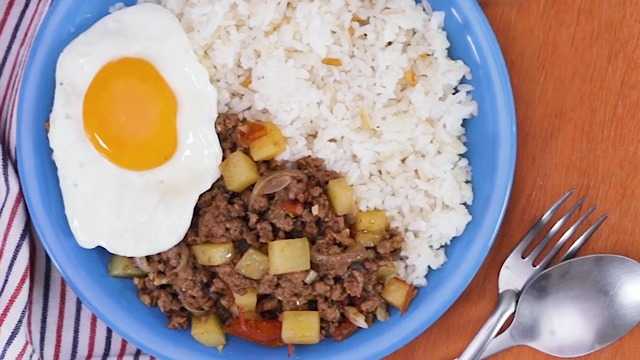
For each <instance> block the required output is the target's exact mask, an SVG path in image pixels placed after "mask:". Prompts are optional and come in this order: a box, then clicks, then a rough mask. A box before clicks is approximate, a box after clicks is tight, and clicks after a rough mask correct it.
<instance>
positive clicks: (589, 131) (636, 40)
mask: <svg viewBox="0 0 640 360" xmlns="http://www.w3.org/2000/svg"><path fill="white" fill-rule="evenodd" d="M480 4H481V6H482V8H483V9H484V11H485V13H486V15H487V17H488V19H489V22H490V23H491V25H492V26H493V29H494V31H495V33H496V36H497V38H498V41H499V42H500V45H501V47H502V51H503V53H504V56H505V58H506V62H507V66H508V67H509V73H510V75H511V83H512V86H513V91H514V95H515V102H516V109H517V118H518V156H517V166H516V176H515V182H514V186H513V192H512V194H511V200H510V202H509V208H508V210H507V214H506V217H505V219H504V222H503V225H502V228H501V230H500V233H499V235H498V237H497V239H496V242H495V245H494V247H493V249H492V250H491V252H490V253H489V256H488V257H487V259H486V261H485V262H484V265H483V266H482V268H481V269H480V272H479V273H478V274H477V275H476V277H475V278H474V280H473V282H472V283H471V285H470V286H469V287H468V288H467V290H466V291H465V292H464V293H463V294H462V296H461V297H460V298H459V299H458V301H457V302H456V303H455V304H454V305H453V307H452V308H451V309H450V310H449V311H448V312H447V313H446V314H445V315H444V316H443V317H442V318H440V320H439V321H437V322H436V323H435V324H434V325H433V326H432V327H431V328H429V329H428V330H427V331H426V332H424V333H423V334H422V335H421V336H419V337H418V338H416V339H415V340H414V341H413V342H411V343H409V344H408V345H407V346H405V347H404V348H403V349H401V350H399V351H397V352H396V353H394V354H392V355H391V356H390V357H389V359H393V360H407V359H434V360H440V359H453V358H455V357H456V356H458V355H459V354H460V353H461V352H462V350H463V349H464V348H465V347H466V345H467V344H468V343H469V341H470V340H471V339H472V338H473V336H474V334H475V333H476V331H477V330H478V329H479V328H480V326H481V325H482V324H483V323H484V321H485V320H486V318H487V317H488V316H489V314H490V312H491V310H492V309H493V307H494V305H495V302H496V297H497V295H496V290H497V278H498V272H499V269H500V266H501V264H502V262H503V261H504V259H505V258H506V257H507V255H508V254H509V253H510V252H511V250H512V249H513V247H514V245H515V244H516V243H517V242H518V241H519V239H520V238H521V237H522V236H523V235H524V234H525V233H526V232H527V231H528V229H529V227H530V226H531V225H532V224H533V223H534V222H535V221H536V220H537V218H538V217H539V216H541V215H542V213H543V212H544V210H545V209H546V208H548V207H549V206H550V205H551V204H552V203H553V202H554V201H555V200H556V199H557V198H558V197H560V196H561V195H562V194H563V193H564V192H565V191H566V190H567V189H569V188H572V187H573V188H575V189H576V191H577V194H578V195H579V196H586V197H587V205H591V204H597V205H598V210H596V213H595V214H596V215H600V214H602V213H604V212H606V213H607V214H608V215H609V219H608V220H607V221H606V222H605V223H604V225H603V227H602V228H601V229H600V231H599V232H598V233H596V235H594V237H593V238H592V239H591V240H590V242H589V243H588V244H587V245H586V247H585V248H583V250H582V251H581V254H592V253H613V254H620V255H625V256H629V257H632V258H634V259H636V260H640V226H639V225H640V160H639V159H638V157H639V156H640V151H639V149H640V146H638V145H637V144H638V142H639V141H640V69H639V68H640V2H639V1H636V0H605V1H603V0H480ZM577 198H578V197H577V196H575V195H574V199H577ZM596 217H597V216H593V219H591V221H593V220H594V219H595V218H596ZM639 353H640V326H637V327H636V328H635V329H634V330H633V331H632V332H631V333H629V334H627V335H626V336H625V337H623V338H622V339H620V340H619V341H617V342H616V343H614V344H613V345H611V346H609V347H607V348H605V349H603V350H601V351H598V352H596V353H594V354H591V355H588V356H585V357H584V359H616V360H617V359H621V360H625V359H638V358H640V355H638V354H639ZM516 357H517V358H519V359H536V360H538V359H554V358H553V357H551V356H545V355H543V354H542V353H540V352H537V351H535V350H533V349H530V348H527V347H517V348H513V349H511V350H508V351H505V352H503V353H501V354H498V355H496V356H494V357H493V358H495V359H496V360H499V359H505V360H506V359H514V358H516Z"/></svg>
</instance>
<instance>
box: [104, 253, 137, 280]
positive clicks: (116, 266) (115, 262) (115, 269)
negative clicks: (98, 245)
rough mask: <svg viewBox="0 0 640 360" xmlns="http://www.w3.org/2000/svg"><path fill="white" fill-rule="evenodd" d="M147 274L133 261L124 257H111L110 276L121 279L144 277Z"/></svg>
mask: <svg viewBox="0 0 640 360" xmlns="http://www.w3.org/2000/svg"><path fill="white" fill-rule="evenodd" d="M144 275H145V272H144V271H142V270H140V269H139V268H138V267H137V266H136V265H135V264H134V263H133V261H132V260H131V259H130V258H128V257H124V256H120V255H111V259H110V260H109V276H113V277H119V278H134V277H142V276H144Z"/></svg>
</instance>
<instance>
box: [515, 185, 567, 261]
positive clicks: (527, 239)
mask: <svg viewBox="0 0 640 360" xmlns="http://www.w3.org/2000/svg"><path fill="white" fill-rule="evenodd" d="M574 191H575V190H574V189H571V190H569V191H567V193H566V194H564V195H563V196H562V197H561V198H560V199H559V200H558V201H556V202H555V204H553V205H552V206H551V207H550V208H549V210H547V211H546V212H545V213H544V215H542V217H541V218H540V220H538V222H536V223H535V224H534V225H533V226H532V227H531V230H529V232H528V233H527V234H526V235H525V236H524V237H523V238H522V240H521V241H520V242H519V243H518V245H517V246H516V248H515V249H514V250H513V253H516V252H518V253H523V252H524V250H525V249H526V248H527V246H529V244H531V241H533V239H535V238H536V236H538V234H539V233H540V231H542V229H543V228H544V226H545V225H547V223H548V222H549V220H550V219H551V218H552V217H553V215H555V214H556V212H558V209H560V206H562V204H564V202H565V201H567V199H568V198H569V196H571V194H573V192H574Z"/></svg>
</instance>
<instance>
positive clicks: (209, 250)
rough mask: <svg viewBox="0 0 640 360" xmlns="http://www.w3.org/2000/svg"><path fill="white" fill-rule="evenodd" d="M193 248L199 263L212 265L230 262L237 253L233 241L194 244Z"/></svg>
mask: <svg viewBox="0 0 640 360" xmlns="http://www.w3.org/2000/svg"><path fill="white" fill-rule="evenodd" d="M191 250H192V251H193V255H194V256H195V257H196V261H197V262H198V263H199V264H202V265H212V266H218V265H222V264H226V263H228V262H229V261H231V258H233V255H234V254H235V249H234V248H233V243H223V244H213V243H204V244H198V245H194V246H192V247H191Z"/></svg>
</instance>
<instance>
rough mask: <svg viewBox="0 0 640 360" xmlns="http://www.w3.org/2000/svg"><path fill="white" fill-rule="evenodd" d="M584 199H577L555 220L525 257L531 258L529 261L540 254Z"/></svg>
mask: <svg viewBox="0 0 640 360" xmlns="http://www.w3.org/2000/svg"><path fill="white" fill-rule="evenodd" d="M584 200H585V198H582V199H580V200H578V202H577V203H576V204H575V205H573V206H572V207H571V209H569V211H567V213H566V214H564V215H563V216H562V217H561V218H560V220H558V221H556V223H555V224H553V226H552V227H551V230H549V232H548V233H547V234H546V235H545V236H544V238H542V241H540V243H539V244H538V245H537V246H536V248H535V249H533V251H531V254H529V256H527V258H529V259H531V262H533V261H534V260H535V258H537V257H538V255H540V253H541V252H542V250H544V248H545V247H546V246H547V244H549V242H550V241H551V239H552V238H553V237H554V236H555V235H556V233H557V232H558V230H560V228H562V227H563V226H564V224H565V223H566V222H567V221H568V220H569V218H570V217H571V215H573V213H575V212H576V211H578V209H579V208H580V207H581V206H582V204H583V203H584Z"/></svg>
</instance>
